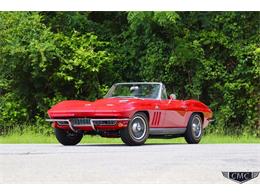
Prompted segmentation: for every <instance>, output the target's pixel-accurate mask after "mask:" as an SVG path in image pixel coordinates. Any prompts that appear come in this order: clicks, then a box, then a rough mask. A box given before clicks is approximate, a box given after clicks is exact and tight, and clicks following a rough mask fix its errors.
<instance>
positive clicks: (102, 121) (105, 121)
mask: <svg viewBox="0 0 260 195" xmlns="http://www.w3.org/2000/svg"><path fill="white" fill-rule="evenodd" d="M93 124H94V125H97V126H99V125H108V126H109V125H115V124H116V121H115V120H98V121H95V120H94V121H93Z"/></svg>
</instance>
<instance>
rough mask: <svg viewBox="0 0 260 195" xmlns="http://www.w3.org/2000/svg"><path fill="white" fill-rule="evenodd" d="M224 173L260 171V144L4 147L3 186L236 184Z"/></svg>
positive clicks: (0, 180) (0, 148)
mask: <svg viewBox="0 0 260 195" xmlns="http://www.w3.org/2000/svg"><path fill="white" fill-rule="evenodd" d="M221 171H260V144H199V145H188V144H156V145H150V144H149V145H144V146H140V147H129V146H124V145H106V144H100V145H78V146H73V147H64V146H62V145H58V144H16V145H15V144H3V145H0V183H233V182H232V181H230V180H228V179H226V178H224V177H223V176H222V173H221ZM247 183H260V175H259V176H258V177H257V178H255V179H253V180H250V181H248V182H247Z"/></svg>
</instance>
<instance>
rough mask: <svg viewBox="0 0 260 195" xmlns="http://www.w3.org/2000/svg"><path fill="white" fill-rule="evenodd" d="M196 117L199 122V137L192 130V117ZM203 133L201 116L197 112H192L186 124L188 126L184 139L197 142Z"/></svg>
mask: <svg viewBox="0 0 260 195" xmlns="http://www.w3.org/2000/svg"><path fill="white" fill-rule="evenodd" d="M196 117H197V118H199V120H200V124H201V134H200V136H199V137H196V136H195V135H194V132H193V130H192V124H193V120H194V118H196ZM203 133H204V131H203V120H202V118H201V116H200V115H199V114H197V113H193V114H192V115H191V117H190V120H189V124H188V128H187V132H186V135H185V138H186V141H187V142H188V143H193V144H197V143H199V142H200V140H201V138H202V136H203Z"/></svg>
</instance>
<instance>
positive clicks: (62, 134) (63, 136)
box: [55, 128, 83, 146]
mask: <svg viewBox="0 0 260 195" xmlns="http://www.w3.org/2000/svg"><path fill="white" fill-rule="evenodd" d="M55 135H56V138H57V140H58V141H59V142H60V143H61V144H63V145H64V146H73V145H76V144H78V143H79V142H80V141H81V139H82V137H83V133H75V132H73V131H71V130H69V131H67V130H63V129H57V128H55Z"/></svg>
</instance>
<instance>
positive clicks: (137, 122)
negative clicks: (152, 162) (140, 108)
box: [131, 116, 147, 140]
mask: <svg viewBox="0 0 260 195" xmlns="http://www.w3.org/2000/svg"><path fill="white" fill-rule="evenodd" d="M131 130H132V135H133V137H134V138H135V139H138V140H140V139H142V138H143V137H144V136H145V133H146V130H147V126H146V123H145V121H144V119H143V118H142V117H139V116H137V117H135V118H134V119H133V121H132V125H131Z"/></svg>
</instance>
